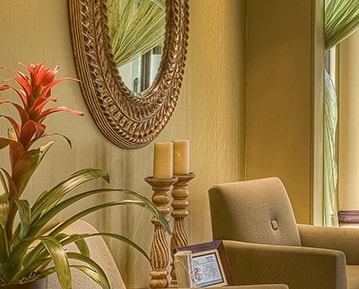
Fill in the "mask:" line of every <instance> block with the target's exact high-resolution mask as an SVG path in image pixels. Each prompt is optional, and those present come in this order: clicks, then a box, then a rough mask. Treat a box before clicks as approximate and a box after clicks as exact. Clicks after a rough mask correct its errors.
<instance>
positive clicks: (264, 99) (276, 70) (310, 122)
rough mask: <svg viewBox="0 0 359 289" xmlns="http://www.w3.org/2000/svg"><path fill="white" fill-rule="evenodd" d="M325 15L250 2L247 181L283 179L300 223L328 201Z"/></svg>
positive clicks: (298, 6) (309, 6) (310, 5)
mask: <svg viewBox="0 0 359 289" xmlns="http://www.w3.org/2000/svg"><path fill="white" fill-rule="evenodd" d="M321 9H322V6H321V5H320V1H312V0H305V1H303V0H291V1H277V0H273V1H267V0H251V1H247V25H248V28H247V46H246V47H247V52H246V119H245V176H246V178H247V179H253V178H260V177H268V176H278V177H280V178H281V179H282V181H283V183H284V185H285V186H286V188H287V191H288V194H289V197H290V199H291V202H292V204H293V208H294V212H295V215H296V218H297V221H298V222H300V223H312V222H313V219H314V218H313V200H314V199H313V197H314V194H319V195H320V194H321V191H320V179H321V168H320V166H321V158H320V157H319V158H318V157H317V155H318V154H320V151H319V152H318V151H317V148H318V145H319V147H320V144H319V141H320V139H321V138H322V137H321V135H322V131H321V127H320V124H321V121H322V119H321V117H322V106H321V104H320V102H321V99H322V97H321V88H322V63H323V61H322V57H323V45H322V34H321V33H320V32H322V22H321V19H322V18H321V17H322V10H321ZM314 56H316V57H314ZM315 178H318V180H316V181H314V179H315ZM315 182H317V183H316V184H315ZM318 184H319V185H318ZM315 186H316V190H314V187H315ZM317 188H319V189H317ZM315 205H317V204H315ZM319 207H320V205H319Z"/></svg>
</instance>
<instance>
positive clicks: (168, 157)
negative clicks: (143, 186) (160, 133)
mask: <svg viewBox="0 0 359 289" xmlns="http://www.w3.org/2000/svg"><path fill="white" fill-rule="evenodd" d="M153 177H154V178H157V179H170V178H172V177H173V143H171V142H156V143H155V149H154V161H153Z"/></svg>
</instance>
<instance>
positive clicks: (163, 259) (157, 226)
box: [145, 177, 178, 288]
mask: <svg viewBox="0 0 359 289" xmlns="http://www.w3.org/2000/svg"><path fill="white" fill-rule="evenodd" d="M177 180H178V179H177V177H173V178H170V179H157V178H154V177H147V178H145V181H146V182H147V183H148V184H150V185H151V187H152V190H153V195H152V202H153V203H154V204H155V206H156V207H157V209H158V211H159V212H161V213H162V214H163V215H164V216H165V217H166V218H167V220H168V215H169V213H170V207H169V203H170V196H169V193H170V192H171V190H172V186H173V184H174V183H176V182H177ZM151 222H152V224H153V225H154V236H153V241H152V246H151V252H150V259H151V267H152V271H151V273H150V275H151V280H150V288H167V287H168V279H167V276H168V271H167V267H168V264H169V248H168V242H167V238H166V231H165V229H164V228H163V226H162V225H161V223H160V222H159V220H158V219H157V218H152V221H151Z"/></svg>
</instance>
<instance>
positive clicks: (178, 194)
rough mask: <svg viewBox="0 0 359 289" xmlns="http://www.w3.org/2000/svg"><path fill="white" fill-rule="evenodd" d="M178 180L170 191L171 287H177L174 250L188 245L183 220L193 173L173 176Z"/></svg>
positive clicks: (186, 214) (185, 214) (185, 215)
mask: <svg viewBox="0 0 359 289" xmlns="http://www.w3.org/2000/svg"><path fill="white" fill-rule="evenodd" d="M175 176H176V177H177V178H178V180H177V182H176V183H175V184H174V185H173V189H172V193H171V195H172V199H173V200H172V203H171V206H172V208H173V210H172V212H171V216H172V217H173V219H174V223H173V232H172V238H171V257H172V261H171V273H170V275H171V286H172V287H175V286H176V285H177V278H176V271H175V268H174V262H173V261H174V257H173V254H174V250H175V249H176V248H179V247H184V246H187V245H188V235H187V231H186V227H185V222H184V218H185V217H187V216H188V211H187V207H188V204H189V202H188V200H187V198H188V196H189V190H188V186H189V182H190V181H191V180H192V179H193V178H194V177H195V176H196V175H195V174H194V173H189V174H181V175H175Z"/></svg>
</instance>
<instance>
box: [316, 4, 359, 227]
mask: <svg viewBox="0 0 359 289" xmlns="http://www.w3.org/2000/svg"><path fill="white" fill-rule="evenodd" d="M358 27H359V0H325V14H324V37H325V50H326V51H329V50H330V49H331V48H333V47H334V46H335V45H337V44H338V43H340V42H341V41H342V40H344V39H345V38H347V37H348V36H350V35H351V34H352V33H353V32H354V31H356V30H357V29H358ZM337 120H338V104H337V94H336V90H335V86H334V82H333V80H332V78H331V77H330V75H329V73H328V72H327V71H325V80H324V212H323V222H324V225H326V226H337V225H338V196H337V178H338V172H337V163H336V150H335V148H336V129H337Z"/></svg>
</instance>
